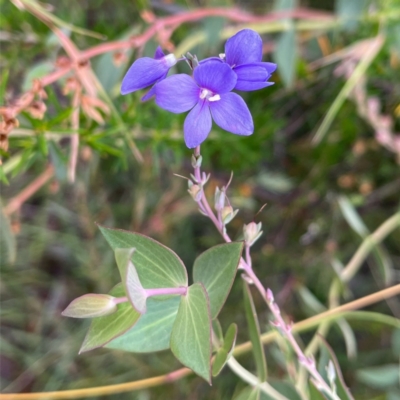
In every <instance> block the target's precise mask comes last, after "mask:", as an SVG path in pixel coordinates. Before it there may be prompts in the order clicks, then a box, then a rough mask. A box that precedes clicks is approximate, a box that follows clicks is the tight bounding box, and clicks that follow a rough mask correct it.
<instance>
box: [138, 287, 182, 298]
mask: <svg viewBox="0 0 400 400" xmlns="http://www.w3.org/2000/svg"><path fill="white" fill-rule="evenodd" d="M145 292H146V295H147V297H152V296H163V295H168V294H180V295H182V296H185V295H186V293H187V287H186V286H181V287H177V288H157V289H145Z"/></svg>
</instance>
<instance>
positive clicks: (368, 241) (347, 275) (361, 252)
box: [340, 212, 400, 282]
mask: <svg viewBox="0 0 400 400" xmlns="http://www.w3.org/2000/svg"><path fill="white" fill-rule="evenodd" d="M397 227H400V212H397V213H396V214H394V215H393V216H391V217H390V218H389V219H387V220H386V221H385V222H384V223H383V224H382V225H380V226H379V228H378V229H377V230H376V231H375V232H373V233H371V234H370V235H368V236H367V237H366V238H365V239H364V240H363V242H362V243H361V245H360V247H359V248H358V250H357V251H356V252H355V253H354V255H353V257H352V258H351V260H350V261H349V262H348V264H347V265H346V267H345V268H344V269H343V271H342V272H341V273H340V279H341V280H342V281H343V282H348V281H350V280H351V279H352V278H353V276H354V275H355V274H356V273H357V271H358V270H359V268H360V267H361V265H362V263H363V262H364V260H365V259H366V258H367V256H368V254H369V253H370V252H371V250H372V249H373V248H374V247H375V246H376V245H377V244H379V243H380V242H382V240H383V239H384V238H385V237H386V236H387V235H389V234H390V233H391V232H392V231H393V230H395V229H396V228H397Z"/></svg>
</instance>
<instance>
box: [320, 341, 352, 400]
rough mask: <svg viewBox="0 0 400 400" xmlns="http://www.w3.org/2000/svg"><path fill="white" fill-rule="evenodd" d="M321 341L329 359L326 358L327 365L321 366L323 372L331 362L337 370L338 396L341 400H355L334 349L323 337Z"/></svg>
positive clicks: (335, 381) (336, 384)
mask: <svg viewBox="0 0 400 400" xmlns="http://www.w3.org/2000/svg"><path fill="white" fill-rule="evenodd" d="M319 339H320V342H321V348H322V349H323V350H324V351H325V352H327V354H328V357H326V361H325V365H320V368H321V370H322V368H323V369H324V370H325V371H326V368H327V366H328V364H329V362H330V361H331V362H332V363H333V366H334V368H335V379H334V383H335V386H336V392H337V395H338V396H339V398H340V399H341V400H354V397H353V396H352V394H351V393H350V391H349V389H348V387H347V385H346V383H345V381H344V379H343V374H342V371H341V369H340V365H339V362H338V360H337V358H336V355H335V352H334V351H333V350H332V348H331V347H330V346H329V345H328V342H327V341H326V340H325V339H324V338H323V337H322V336H320V337H319ZM325 374H326V373H325ZM325 374H324V375H325Z"/></svg>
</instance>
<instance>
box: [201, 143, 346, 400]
mask: <svg viewBox="0 0 400 400" xmlns="http://www.w3.org/2000/svg"><path fill="white" fill-rule="evenodd" d="M194 155H195V157H199V156H200V146H198V147H196V149H195V151H194ZM194 176H195V178H196V180H197V181H198V183H201V170H200V167H195V168H194ZM200 202H201V204H202V206H203V210H205V211H206V213H207V216H208V217H209V218H210V219H211V221H212V222H213V223H214V225H215V226H216V228H217V229H218V231H219V232H220V234H221V235H222V237H223V238H224V240H225V241H226V242H228V243H229V242H231V241H232V240H231V239H230V237H229V236H228V234H227V233H226V231H225V230H224V226H223V223H222V221H218V219H217V217H216V216H215V214H214V212H213V211H212V210H211V207H210V205H209V203H208V200H207V198H206V196H205V195H204V192H203V195H202V197H201V199H200V200H199V203H200ZM245 258H246V260H245V259H243V258H241V260H240V267H241V268H242V269H243V270H244V271H245V272H246V274H247V276H248V277H249V278H250V280H251V281H252V283H253V284H254V286H256V288H257V289H258V291H259V292H260V294H261V296H262V298H263V299H264V301H265V302H266V303H267V306H268V308H269V309H270V310H271V313H272V314H273V315H274V317H275V322H274V323H273V325H275V326H276V327H277V328H280V331H281V332H282V335H283V336H285V337H286V339H287V340H288V342H289V343H290V345H291V347H292V349H293V350H294V352H295V353H296V355H297V358H298V360H299V362H300V363H301V364H302V365H303V366H304V367H305V368H306V369H307V371H308V372H309V373H310V375H311V376H312V377H313V378H314V380H315V382H316V383H317V385H318V387H319V388H320V389H321V390H323V391H324V392H326V393H328V394H329V395H330V396H331V397H332V398H333V399H339V398H338V396H337V395H336V394H335V393H334V392H333V390H332V389H331V388H330V387H329V385H328V384H327V383H326V382H325V380H324V379H323V378H322V376H321V375H320V374H319V372H318V370H317V368H316V365H315V361H314V359H312V358H308V357H306V355H305V354H304V353H303V351H302V350H301V348H300V346H299V345H298V343H297V342H296V339H295V338H294V336H293V333H292V328H291V324H286V322H285V321H284V320H283V318H282V315H281V312H280V310H279V307H278V305H277V304H276V303H275V302H274V298H273V294H272V292H271V290H270V289H268V290H265V288H264V286H263V284H262V283H261V282H260V280H259V279H258V277H257V275H256V274H255V273H254V271H253V268H252V263H251V255H250V246H248V245H246V246H245Z"/></svg>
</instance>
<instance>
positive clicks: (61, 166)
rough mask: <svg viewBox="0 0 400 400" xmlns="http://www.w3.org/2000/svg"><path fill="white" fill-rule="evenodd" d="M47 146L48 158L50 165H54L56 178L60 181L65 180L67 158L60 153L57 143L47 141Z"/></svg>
mask: <svg viewBox="0 0 400 400" xmlns="http://www.w3.org/2000/svg"><path fill="white" fill-rule="evenodd" d="M48 146H49V153H50V159H51V163H52V165H53V166H54V170H55V175H56V178H57V180H58V181H60V182H66V180H67V168H68V158H67V157H66V156H65V154H63V153H62V151H61V149H60V148H59V146H58V144H56V143H54V142H53V141H49V143H48Z"/></svg>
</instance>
